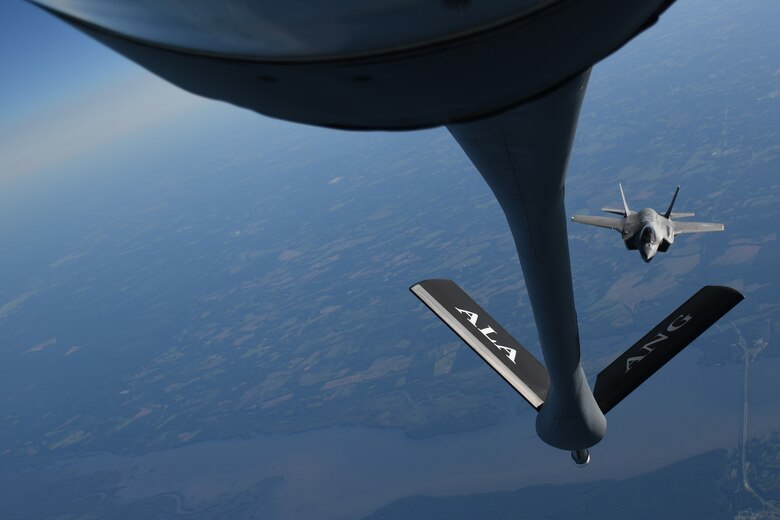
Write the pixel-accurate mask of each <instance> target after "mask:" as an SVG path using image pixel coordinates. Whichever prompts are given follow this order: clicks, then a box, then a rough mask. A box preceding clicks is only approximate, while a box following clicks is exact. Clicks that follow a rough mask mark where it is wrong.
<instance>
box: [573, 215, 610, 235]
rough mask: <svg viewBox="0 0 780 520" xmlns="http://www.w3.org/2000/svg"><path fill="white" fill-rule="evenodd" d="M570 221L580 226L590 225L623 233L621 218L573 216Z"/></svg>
mask: <svg viewBox="0 0 780 520" xmlns="http://www.w3.org/2000/svg"><path fill="white" fill-rule="evenodd" d="M571 219H572V221H573V222H579V223H580V224H590V225H591V226H598V227H603V228H609V229H614V230H616V231H620V232H622V231H623V219H622V218H611V217H593V216H590V215H574V216H573V217H571Z"/></svg>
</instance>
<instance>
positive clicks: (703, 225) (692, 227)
mask: <svg viewBox="0 0 780 520" xmlns="http://www.w3.org/2000/svg"><path fill="white" fill-rule="evenodd" d="M673 225H674V234H675V235H679V234H682V233H705V232H707V231H723V230H724V229H725V226H724V225H723V224H714V223H711V222H674V223H673Z"/></svg>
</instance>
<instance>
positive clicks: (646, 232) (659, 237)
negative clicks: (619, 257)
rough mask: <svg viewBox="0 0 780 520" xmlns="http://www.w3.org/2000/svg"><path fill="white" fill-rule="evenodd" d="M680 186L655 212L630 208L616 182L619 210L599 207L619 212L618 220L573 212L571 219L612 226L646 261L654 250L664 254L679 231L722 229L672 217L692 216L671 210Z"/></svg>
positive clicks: (704, 223)
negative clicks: (666, 206) (620, 201)
mask: <svg viewBox="0 0 780 520" xmlns="http://www.w3.org/2000/svg"><path fill="white" fill-rule="evenodd" d="M679 192H680V187H679V186H677V189H676V190H675V192H674V196H673V197H672V202H671V204H669V209H667V210H666V212H665V213H663V214H659V213H658V212H656V211H655V210H654V209H651V208H643V209H640V210H639V211H631V210H630V209H629V207H628V203H627V202H626V195H625V194H624V193H623V185H622V184H621V185H620V196H621V198H622V199H623V209H614V208H602V209H601V211H606V212H607V213H615V214H617V215H623V218H622V219H617V218H611V217H594V216H589V215H574V216H573V217H572V218H571V219H572V221H574V222H579V223H581V224H589V225H591V226H598V227H603V228H609V229H614V230H616V231H618V232H619V233H620V236H621V238H622V239H623V243H624V244H625V245H626V249H628V250H630V251H635V250H638V251H639V256H641V257H642V260H644V261H645V262H649V261H650V260H652V259H653V258H654V257H655V254H656V253H658V252H661V253H665V252H666V251H667V250H668V249H669V246H670V245H672V244H673V243H674V237H675V236H677V235H681V234H683V233H706V232H710V231H723V230H724V229H725V227H724V226H723V224H715V223H711V222H677V221H674V220H673V219H675V218H685V217H692V216H693V213H673V212H672V208H673V207H674V202H675V201H676V200H677V194H678V193H679Z"/></svg>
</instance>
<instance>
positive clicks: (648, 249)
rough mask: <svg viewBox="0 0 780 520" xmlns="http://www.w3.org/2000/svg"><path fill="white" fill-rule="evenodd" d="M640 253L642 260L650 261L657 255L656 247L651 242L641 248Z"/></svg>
mask: <svg viewBox="0 0 780 520" xmlns="http://www.w3.org/2000/svg"><path fill="white" fill-rule="evenodd" d="M639 255H640V256H641V257H642V260H644V261H645V262H649V261H650V260H652V259H653V257H654V256H655V248H653V247H652V246H650V245H649V244H648V245H645V246H643V247H641V248H640V249H639Z"/></svg>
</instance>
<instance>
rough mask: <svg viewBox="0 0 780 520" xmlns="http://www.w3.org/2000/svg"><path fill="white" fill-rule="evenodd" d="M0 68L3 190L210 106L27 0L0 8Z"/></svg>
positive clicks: (9, 0) (7, 2)
mask: <svg viewBox="0 0 780 520" xmlns="http://www.w3.org/2000/svg"><path fill="white" fill-rule="evenodd" d="M0 66H1V67H2V69H0V70H2V71H3V74H2V81H0V187H1V186H3V185H7V184H8V183H9V182H10V181H18V180H21V179H29V178H34V176H35V174H40V173H44V172H47V171H49V170H51V168H52V167H53V166H55V165H59V164H62V163H63V162H64V161H68V160H70V159H76V158H78V157H80V156H83V155H84V154H86V153H89V152H90V151H91V150H94V149H96V148H98V147H102V146H105V145H107V144H110V143H112V142H115V141H117V139H118V138H120V137H123V138H127V137H129V136H131V135H132V134H133V133H136V132H139V131H141V130H143V129H146V128H149V127H150V126H152V125H155V124H160V123H162V122H166V121H170V120H174V119H175V118H177V117H180V116H181V115H182V114H184V113H188V112H193V111H197V110H199V109H202V108H203V107H205V106H206V105H207V104H208V102H207V101H206V100H203V99H200V98H198V97H196V96H193V95H191V94H189V93H187V92H184V91H182V90H181V89H179V88H177V87H174V86H172V85H170V84H168V83H166V82H165V81H163V80H161V79H159V78H157V77H155V76H153V75H152V74H149V73H148V72H146V71H144V70H143V69H142V68H141V67H139V66H137V65H135V64H134V63H132V62H130V61H129V60H127V59H125V58H123V57H121V56H119V55H118V54H116V53H114V52H113V51H110V50H109V49H107V48H106V47H103V46H102V45H100V44H98V43H96V42H95V41H94V40H92V39H90V38H88V37H87V36H84V35H83V34H81V33H79V32H78V31H77V30H75V29H73V28H72V27H70V26H68V25H66V24H65V23H63V22H62V21H60V20H58V19H56V18H55V17H53V16H51V15H50V14H48V13H45V12H44V11H42V10H41V9H39V8H37V7H35V6H33V5H31V4H29V3H28V2H26V1H24V0H5V1H4V2H2V3H0ZM120 99H121V103H119V102H117V100H120ZM43 150H45V153H43V152H42V151H43Z"/></svg>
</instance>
